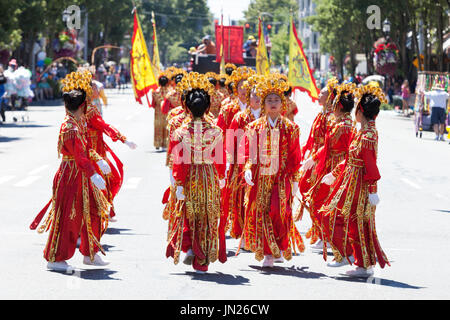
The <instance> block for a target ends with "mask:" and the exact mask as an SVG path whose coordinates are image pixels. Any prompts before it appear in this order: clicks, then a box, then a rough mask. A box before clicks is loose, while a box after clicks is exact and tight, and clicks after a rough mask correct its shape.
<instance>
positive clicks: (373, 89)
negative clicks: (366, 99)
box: [353, 84, 387, 109]
mask: <svg viewBox="0 0 450 320" xmlns="http://www.w3.org/2000/svg"><path fill="white" fill-rule="evenodd" d="M353 94H354V96H355V105H356V109H358V106H359V104H360V103H361V99H362V97H363V96H364V95H365V94H370V95H373V96H375V97H377V98H378V100H380V102H381V103H387V99H386V95H385V93H384V92H383V89H381V88H380V87H378V86H373V85H370V84H368V85H365V86H361V87H358V88H356V89H355V90H354V93H353Z"/></svg>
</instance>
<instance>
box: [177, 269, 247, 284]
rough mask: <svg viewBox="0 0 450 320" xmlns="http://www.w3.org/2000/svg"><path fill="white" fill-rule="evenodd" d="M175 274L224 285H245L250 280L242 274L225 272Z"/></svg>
mask: <svg viewBox="0 0 450 320" xmlns="http://www.w3.org/2000/svg"><path fill="white" fill-rule="evenodd" d="M176 275H187V276H191V277H192V280H199V281H205V282H215V283H217V284H224V285H229V286H238V285H245V284H249V283H250V280H249V279H247V278H245V277H243V276H236V275H232V274H226V273H222V272H216V273H205V274H198V273H195V272H191V271H189V272H186V273H178V274H176Z"/></svg>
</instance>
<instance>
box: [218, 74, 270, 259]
mask: <svg viewBox="0 0 450 320" xmlns="http://www.w3.org/2000/svg"><path fill="white" fill-rule="evenodd" d="M263 79H264V77H263V76H261V75H253V76H251V77H250V78H248V79H247V81H245V82H244V88H245V90H246V91H247V105H248V106H249V107H248V108H247V109H245V110H244V111H240V112H238V113H237V114H236V115H235V116H234V117H233V120H232V121H231V125H230V128H229V129H230V132H231V133H232V134H233V136H232V139H231V136H230V139H227V144H228V145H227V148H226V149H227V150H228V151H229V152H228V159H227V185H226V188H225V189H224V190H223V193H222V207H223V211H222V217H221V219H220V223H221V225H220V227H219V228H220V230H221V232H220V234H221V235H223V238H222V239H220V252H219V260H220V261H221V262H223V261H226V259H227V256H226V252H225V250H224V249H223V248H225V247H226V246H225V233H226V232H227V231H228V229H230V235H231V237H233V238H235V239H239V238H240V237H241V235H242V229H243V228H244V220H245V206H244V198H245V191H246V184H245V180H244V173H243V172H242V165H240V164H239V159H238V152H239V151H238V149H239V148H238V147H239V145H240V142H241V139H242V138H244V136H245V128H246V127H247V125H248V124H249V123H251V122H253V121H255V120H257V119H259V117H260V116H261V100H260V99H259V97H258V95H257V94H256V85H257V84H258V82H259V81H262V80H263Z"/></svg>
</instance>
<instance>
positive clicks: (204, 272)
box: [195, 270, 206, 274]
mask: <svg viewBox="0 0 450 320" xmlns="http://www.w3.org/2000/svg"><path fill="white" fill-rule="evenodd" d="M195 273H196V274H206V271H201V270H195Z"/></svg>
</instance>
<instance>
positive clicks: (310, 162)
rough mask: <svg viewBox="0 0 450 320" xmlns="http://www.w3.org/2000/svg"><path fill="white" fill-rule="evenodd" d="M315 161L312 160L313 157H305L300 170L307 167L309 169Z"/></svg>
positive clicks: (304, 169) (305, 169) (306, 169)
mask: <svg viewBox="0 0 450 320" xmlns="http://www.w3.org/2000/svg"><path fill="white" fill-rule="evenodd" d="M315 163H316V162H315V161H314V160H313V158H308V159H306V160H305V163H304V164H303V166H302V170H303V171H308V170H309V169H311V168H312V167H313V166H314V164H315Z"/></svg>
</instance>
